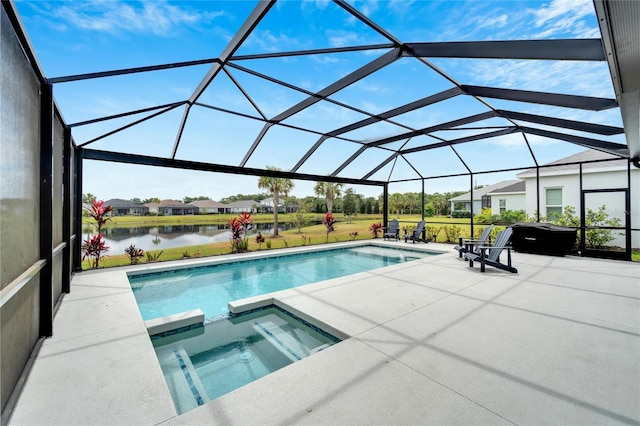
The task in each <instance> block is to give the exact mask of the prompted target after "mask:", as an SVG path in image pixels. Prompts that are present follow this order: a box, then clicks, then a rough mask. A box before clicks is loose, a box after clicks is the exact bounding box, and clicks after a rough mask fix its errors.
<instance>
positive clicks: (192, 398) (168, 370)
mask: <svg viewBox="0 0 640 426" xmlns="http://www.w3.org/2000/svg"><path fill="white" fill-rule="evenodd" d="M156 354H157V355H158V360H159V361H160V364H161V365H162V371H163V373H164V377H165V381H166V382H167V386H168V387H169V392H170V393H171V397H172V398H173V402H174V404H175V407H176V411H177V412H178V414H181V413H185V412H187V411H189V410H191V409H193V408H196V407H197V406H198V405H202V404H204V403H206V402H208V401H209V395H208V394H207V391H206V390H205V388H204V386H203V385H202V383H201V382H200V377H199V376H198V373H197V372H196V370H195V368H194V367H193V364H192V363H191V358H189V354H188V353H187V351H186V350H185V349H184V348H183V347H182V345H169V346H164V347H161V348H157V349H156Z"/></svg>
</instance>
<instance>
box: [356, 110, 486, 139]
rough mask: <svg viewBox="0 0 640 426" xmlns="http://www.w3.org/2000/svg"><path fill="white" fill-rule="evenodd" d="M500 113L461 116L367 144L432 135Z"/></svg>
mask: <svg viewBox="0 0 640 426" xmlns="http://www.w3.org/2000/svg"><path fill="white" fill-rule="evenodd" d="M497 116H498V113H497V112H496V111H487V112H483V113H480V114H475V115H470V116H468V117H464V118H460V119H458V120H452V121H448V122H446V123H440V124H436V125H434V126H430V127H424V128H422V129H419V130H415V131H412V132H407V133H402V134H400V135H395V136H389V137H387V138H383V139H378V140H377V141H373V142H369V143H367V144H366V145H367V146H368V147H373V146H380V145H385V144H388V143H391V142H397V141H399V140H402V139H409V138H412V137H415V136H422V135H425V136H431V135H429V133H431V132H437V131H440V130H447V129H451V128H453V127H457V126H462V125H465V124H468V123H474V122H476V121H482V120H486V119H489V118H494V117H497ZM457 130H464V129H457Z"/></svg>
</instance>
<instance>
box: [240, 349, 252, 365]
mask: <svg viewBox="0 0 640 426" xmlns="http://www.w3.org/2000/svg"><path fill="white" fill-rule="evenodd" d="M252 359H253V352H251V351H246V350H245V351H242V352H240V355H238V361H240V362H245V363H246V362H249V361H251V360H252Z"/></svg>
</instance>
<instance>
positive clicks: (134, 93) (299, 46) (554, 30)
mask: <svg viewBox="0 0 640 426" xmlns="http://www.w3.org/2000/svg"><path fill="white" fill-rule="evenodd" d="M350 3H351V4H352V5H353V6H354V7H356V8H357V9H358V10H359V11H360V12H361V13H363V14H364V15H366V16H367V17H369V18H370V19H372V20H373V21H374V22H376V23H377V24H379V25H381V26H383V27H384V28H385V29H386V30H387V31H388V32H389V33H391V34H392V35H393V36H394V37H396V38H398V39H400V40H402V41H405V42H438V41H476V40H508V39H538V38H597V37H599V35H600V34H599V29H598V25H597V22H596V18H595V14H594V11H593V4H592V2H591V1H590V0H551V1H542V2H541V1H517V0H514V1H475V0H473V1H408V0H404V1H380V2H374V1H366V2H362V1H356V2H350ZM16 4H17V6H18V9H19V11H20V13H21V17H22V20H23V22H24V24H25V27H26V28H27V31H28V34H29V37H30V39H31V42H32V44H33V46H34V48H35V50H36V53H37V55H38V58H39V61H40V63H41V66H42V68H43V70H44V72H45V75H46V76H47V77H59V76H66V75H75V74H82V73H89V72H98V71H105V70H112V69H121V68H130V67H139V66H147V65H156V64H165V63H173V62H180V61H191V60H198V59H205V58H216V57H218V56H219V55H220V54H221V52H222V51H223V50H224V48H225V46H227V44H228V43H229V41H230V40H231V38H232V37H233V35H234V34H235V32H236V31H237V29H238V28H239V27H240V26H241V25H242V23H243V22H244V20H245V19H246V17H247V16H248V15H249V14H250V13H251V11H252V10H253V8H254V6H255V2H253V1H226V2H207V1H181V2H172V1H159V0H158V1H144V2H128V1H126V2H125V1H115V0H104V1H95V2H93V1H92V2H89V1H51V2H49V1H22V0H18V1H17V2H16ZM387 42H388V41H387V40H386V39H385V38H383V37H382V36H381V35H380V34H378V33H376V32H375V31H373V30H372V29H371V28H368V27H366V26H365V25H364V24H363V23H362V22H360V21H358V20H356V19H355V18H353V17H352V16H351V15H349V14H347V13H346V12H345V11H344V10H343V9H342V8H340V7H338V6H336V5H335V4H333V3H332V2H327V1H280V2H278V3H276V5H275V6H274V7H273V8H272V10H271V11H270V12H269V14H268V15H267V17H266V18H265V19H264V20H263V22H261V23H260V25H259V26H258V27H257V28H256V29H255V30H254V32H253V33H252V34H251V36H250V37H249V38H248V40H247V41H246V42H245V43H244V44H243V46H242V47H241V48H240V49H239V51H238V52H237V53H236V54H237V55H245V54H256V53H268V52H278V51H293V50H305V49H318V48H328V47H341V46H361V45H374V44H380V43H387ZM385 53H386V50H374V49H371V50H367V51H362V52H355V53H354V52H351V53H348V54H347V53H340V54H326V55H313V56H308V57H306V56H305V57H288V58H277V59H269V60H260V61H256V60H245V61H236V62H235V63H236V64H238V65H240V66H242V67H245V68H250V69H252V70H254V71H257V72H260V73H263V74H267V75H270V76H272V77H274V78H277V79H278V80H281V81H283V82H286V83H289V84H293V85H296V86H299V87H301V88H303V89H305V90H309V91H311V92H316V91H319V90H321V89H323V88H324V87H326V86H327V85H329V84H331V83H332V82H334V81H335V80H337V79H339V78H341V77H343V76H345V75H347V74H349V73H350V72H353V71H354V70H356V69H358V68H359V67H361V66H363V65H365V64H367V63H369V62H370V61H372V60H374V59H375V58H377V57H379V56H382V55H383V54H385ZM428 61H429V63H430V64H431V67H427V66H425V65H424V64H423V63H420V62H419V61H417V60H416V59H415V58H403V59H400V60H397V61H395V62H394V63H392V64H391V65H388V66H387V67H385V68H383V69H382V70H380V71H379V72H377V73H375V74H372V75H370V76H368V77H366V78H364V79H362V80H360V81H358V82H357V83H355V84H353V85H351V86H349V87H347V88H345V89H343V90H341V91H339V92H337V93H335V94H333V95H332V96H331V99H333V100H335V101H338V102H342V103H345V104H349V105H353V106H354V107H356V108H358V109H360V110H364V111H369V112H373V113H380V112H383V111H387V110H389V109H392V108H396V107H398V106H401V105H404V104H406V103H408V102H412V101H414V100H416V99H419V98H422V97H424V96H428V95H430V94H434V93H437V92H439V91H442V90H446V89H448V88H451V87H453V84H452V82H451V81H449V80H447V79H446V78H444V77H442V76H441V75H440V74H439V73H438V72H437V71H436V70H441V71H443V72H444V73H445V74H447V75H449V76H452V77H453V78H454V79H455V80H456V81H457V82H459V83H462V84H467V85H479V86H491V87H502V88H514V89H525V90H537V91H545V92H557V93H566V94H580V95H586V96H597V97H614V93H613V88H612V85H611V81H610V80H611V79H610V75H609V70H608V66H607V64H606V62H572V61H531V60H529V61H523V60H509V61H496V60H482V59H474V60H469V59H442V58H439V59H428ZM209 68H210V65H200V66H196V67H189V68H180V69H172V70H166V71H157V72H153V73H145V74H135V75H127V76H119V77H110V78H102V79H96V80H86V81H79V82H72V83H60V84H56V85H55V86H54V96H55V98H56V101H57V103H58V105H59V107H60V109H61V111H62V114H63V116H64V118H65V120H66V121H67V123H77V122H81V121H84V120H90V119H93V118H97V117H103V116H109V115H112V114H118V113H121V112H124V111H132V110H137V109H141V108H147V107H152V106H157V105H161V104H165V103H170V102H176V101H181V100H184V99H187V98H189V96H190V95H191V94H192V93H193V91H194V89H195V87H196V86H197V85H198V83H200V81H201V80H202V78H203V76H204V75H205V74H206V72H207V71H208V70H209ZM232 73H233V77H234V78H235V79H236V81H237V82H238V83H239V84H240V85H241V86H242V87H243V88H244V89H245V90H246V92H247V93H249V94H250V96H251V98H252V99H253V101H254V102H255V104H256V105H255V106H254V105H251V103H250V102H248V101H247V99H246V97H245V96H244V95H243V94H242V93H241V92H240V91H239V90H238V88H237V87H236V86H235V84H234V83H233V82H232V80H230V79H229V78H228V77H227V76H226V75H221V76H220V77H219V78H216V80H215V81H214V82H213V83H212V84H211V85H210V86H209V87H208V88H207V90H206V91H205V92H204V93H203V94H202V96H201V97H200V99H199V101H201V102H203V103H205V104H208V105H214V106H217V107H220V108H225V109H229V110H233V111H236V112H239V113H242V114H247V115H249V116H252V117H256V118H258V117H260V113H262V114H264V115H265V116H266V117H273V116H275V115H277V114H280V113H281V112H282V111H285V110H287V109H288V108H290V107H291V106H292V105H295V104H296V103H297V102H299V101H301V100H303V99H305V98H306V95H305V94H302V93H299V92H296V91H294V90H290V89H288V88H286V87H284V86H280V85H277V84H273V83H265V82H264V81H263V80H260V79H258V78H256V77H254V76H252V75H251V74H248V73H244V72H241V71H238V70H233V71H232ZM468 98H469V97H466V96H462V97H460V96H459V97H455V98H452V99H449V100H447V101H443V102H440V103H438V104H436V105H432V106H429V107H426V108H423V109H420V110H416V111H413V112H411V113H408V114H404V115H403V116H401V117H397V120H395V122H396V124H389V123H380V124H377V125H373V126H367V127H365V128H362V129H359V130H356V131H354V132H350V133H348V134H345V135H344V136H345V137H348V138H352V139H354V140H359V141H362V140H375V139H378V138H381V137H386V136H392V135H395V134H399V133H403V132H405V131H406V128H404V127H403V126H408V127H412V128H422V127H427V126H429V125H433V124H437V123H441V122H445V121H449V120H454V119H458V118H462V117H465V116H468V115H471V114H476V113H481V112H485V111H487V108H486V106H484V105H482V104H481V103H479V102H477V101H473V100H471V101H470V100H469V99H468ZM489 102H490V104H491V105H492V106H493V107H495V108H501V109H507V110H514V111H521V112H528V113H533V114H552V115H553V116H556V117H561V118H566V119H571V120H579V121H588V122H594V123H601V124H609V125H614V126H621V120H620V117H619V112H618V111H617V110H608V111H604V112H598V113H595V112H590V111H582V110H570V109H567V108H560V107H556V108H552V107H548V106H546V107H542V106H535V105H528V104H521V103H520V104H519V103H517V102H511V101H499V100H490V101H489ZM182 111H183V110H182V109H176V110H174V111H171V112H168V113H166V114H163V115H162V116H161V117H158V118H156V119H153V120H149V121H147V122H145V123H143V124H141V125H140V126H136V127H133V128H131V129H127V130H125V131H122V132H118V133H116V134H114V135H113V136H110V137H108V138H105V139H101V140H99V141H96V142H94V143H91V144H90V145H88V147H90V148H94V149H105V150H113V151H123V152H132V153H136V154H145V155H153V156H160V157H166V156H169V155H170V153H171V150H172V148H173V145H174V142H175V140H176V128H177V125H178V123H179V122H180V119H181V117H182ZM137 118H140V117H129V118H126V119H118V120H110V121H108V122H103V123H98V124H94V125H90V126H81V127H75V128H74V129H73V136H74V139H75V141H76V143H78V144H82V143H84V142H87V141H90V140H92V139H93V138H95V137H96V136H98V135H101V134H103V133H105V132H108V131H110V130H112V129H114V128H117V127H118V126H122V125H125V124H127V123H129V122H131V121H132V120H134V119H137ZM362 118H365V116H364V115H363V114H361V113H359V112H357V111H354V110H351V109H348V108H344V107H341V106H339V105H337V104H336V103H329V102H318V103H317V104H315V105H314V106H312V107H311V108H309V109H308V110H305V111H303V112H301V113H298V114H295V115H293V116H292V117H290V118H288V119H287V120H285V121H284V122H285V123H286V124H287V125H289V126H293V127H296V126H305V127H308V128H310V129H312V130H313V131H315V132H319V133H322V132H328V131H331V130H333V129H336V128H339V127H341V126H343V125H346V124H348V123H351V122H354V121H357V120H360V119H362ZM501 120H502V121H501ZM481 124H482V125H483V126H493V125H495V126H500V125H504V121H503V119H490V120H485V121H484V122H482V123H481ZM262 126H263V124H262V123H261V122H259V121H258V120H244V119H243V120H241V119H239V118H238V117H236V116H234V115H229V114H223V113H221V112H218V111H213V110H210V109H207V108H192V110H191V113H190V115H189V121H188V124H187V126H186V127H185V130H184V133H183V135H182V140H181V142H180V146H179V149H178V152H177V156H176V158H179V159H184V160H192V161H205V162H212V163H219V164H229V165H238V164H239V163H240V162H241V161H242V160H243V158H244V156H245V154H246V152H247V150H248V148H249V147H250V146H251V144H252V142H253V140H254V139H255V136H256V134H257V133H258V132H259V131H260V129H261V128H262ZM537 127H540V128H545V127H544V126H537ZM574 133H576V134H580V133H579V132H574ZM469 134H470V131H469V130H464V129H459V130H449V131H443V132H439V134H438V136H441V137H443V138H445V139H453V138H459V137H464V136H466V135H469ZM424 138H427V137H426V136H422V137H417V138H414V139H412V140H409V141H400V142H397V143H393V144H390V145H389V146H388V148H390V149H395V148H399V147H400V146H404V147H405V148H410V147H412V146H418V145H420V144H424V143H425V139H424ZM317 139H318V135H317V134H315V133H309V132H300V131H294V130H292V128H291V127H280V126H274V127H272V128H271V129H270V130H269V131H268V132H267V134H266V136H265V138H264V140H263V141H262V142H261V144H260V145H259V146H258V148H257V149H256V151H255V152H254V153H253V155H251V156H250V158H249V159H248V161H247V163H246V165H247V166H248V167H256V168H264V167H265V166H267V165H272V166H277V167H280V168H281V169H283V170H288V169H290V168H291V167H293V166H294V165H295V164H296V162H297V160H298V159H299V158H300V157H301V156H302V155H304V153H305V152H307V150H308V149H309V148H310V147H311V146H312V145H313V144H314V143H315V141H316V140H317ZM600 139H602V140H609V141H613V142H623V140H622V139H621V137H620V136H614V137H608V138H607V137H600ZM283 140H286V141H287V143H282V141H283ZM529 142H530V144H531V147H532V150H533V151H534V154H535V155H536V158H537V159H538V161H539V162H540V163H541V164H544V163H546V162H549V161H553V160H556V159H559V158H561V157H564V156H566V155H570V154H573V153H575V152H579V151H581V150H582V149H583V148H581V147H578V146H575V145H571V144H567V143H564V142H558V141H554V140H545V139H543V138H540V137H531V138H530V139H529ZM358 147H359V145H358V144H356V143H352V144H349V143H347V144H346V145H345V144H344V143H338V142H337V141H332V140H328V141H327V142H326V143H324V144H323V145H322V146H321V147H320V148H319V149H318V150H317V151H316V152H315V153H314V154H313V155H312V156H311V157H310V158H309V160H308V161H307V162H305V163H304V165H303V166H302V167H301V168H300V170H299V171H300V172H304V173H310V174H326V173H327V172H328V170H329V171H333V170H335V169H336V167H337V166H338V165H340V164H342V163H343V162H344V161H345V160H346V159H348V158H349V157H350V156H351V154H353V153H354V152H355V151H356V150H357V148H358ZM456 149H457V151H458V153H459V154H460V156H461V157H462V158H463V160H464V162H465V163H466V165H467V166H468V167H470V168H471V169H472V170H474V171H479V172H481V171H483V170H491V169H495V168H506V167H529V166H533V164H534V163H533V161H532V159H531V156H530V154H529V151H528V148H527V146H526V144H525V143H524V141H523V138H522V137H521V136H520V135H519V134H511V135H506V136H502V137H499V138H492V139H488V140H484V141H477V142H474V143H470V144H461V145H459V146H457V148H456ZM388 156H389V151H388V150H385V149H370V150H368V151H367V152H366V153H365V155H362V156H360V157H358V158H357V159H356V160H355V161H354V162H353V163H352V164H350V165H349V166H348V167H346V168H345V169H344V170H343V171H341V172H340V174H339V176H344V177H351V178H353V177H356V178H358V177H361V176H363V175H364V174H366V173H367V172H369V171H370V170H371V169H372V167H374V166H375V165H377V164H379V163H380V162H381V161H382V160H384V159H385V158H386V157H388ZM267 158H268V160H265V159H267ZM265 161H270V163H268V164H265ZM409 163H411V164H412V165H413V166H414V168H412V167H411V165H409ZM416 164H417V165H420V170H419V172H420V173H421V174H422V175H424V176H427V177H428V176H441V175H445V174H454V173H464V172H465V171H466V168H465V166H464V164H463V163H462V162H461V161H460V159H459V158H457V156H456V155H455V153H453V152H452V151H451V150H449V149H447V150H440V149H436V150H429V151H422V152H419V153H415V154H410V155H409V156H407V161H405V160H403V159H399V160H398V161H397V162H396V163H393V164H389V165H387V166H385V167H384V168H383V169H381V170H380V171H378V172H377V173H376V174H375V175H374V177H375V178H379V179H380V180H386V179H387V178H389V177H391V178H392V179H393V180H406V179H415V177H416V170H415V165H416ZM513 177H514V175H513V173H511V174H504V173H502V174H477V175H475V182H476V183H478V184H492V183H496V182H497V181H500V180H504V179H511V178H513ZM257 181H258V178H257V177H253V176H249V177H241V176H235V175H221V174H211V173H201V172H191V171H178V170H170V169H164V168H149V167H141V166H128V165H120V164H114V163H102V162H96V161H87V162H86V163H85V174H84V189H83V192H85V193H87V192H90V193H92V194H94V195H96V196H97V197H98V198H100V199H109V198H124V199H130V198H133V197H138V198H142V199H144V198H150V197H159V198H162V199H165V198H173V199H181V198H182V197H184V196H200V195H204V196H208V197H211V198H213V199H220V198H223V197H226V196H229V195H234V194H237V193H256V192H259V189H258V188H257ZM105 182H108V183H105ZM295 184H296V186H295V188H294V191H293V195H295V196H299V197H302V196H306V195H312V192H313V182H302V181H296V182H295ZM468 185H469V178H468V177H460V178H449V179H433V180H428V181H427V184H426V191H427V192H435V191H440V192H444V191H449V190H456V189H466V188H468ZM354 189H356V191H357V192H358V193H362V194H364V195H367V196H370V195H371V196H377V195H378V194H379V193H380V192H381V191H380V190H379V189H378V188H372V187H364V186H358V187H354ZM390 190H391V192H405V191H420V190H421V185H420V183H419V182H417V181H416V182H409V183H402V184H400V183H397V184H392V185H391V186H390Z"/></svg>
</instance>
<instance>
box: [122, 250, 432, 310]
mask: <svg viewBox="0 0 640 426" xmlns="http://www.w3.org/2000/svg"><path fill="white" fill-rule="evenodd" d="M435 254H440V253H437V252H428V251H422V250H408V249H400V248H391V247H382V246H378V245H361V246H355V247H345V248H337V249H324V250H317V251H311V252H305V253H300V254H287V255H281V256H270V257H265V258H258V259H252V260H243V261H236V262H230V263H222V264H217V265H210V266H201V267H194V268H186V269H178V270H171V271H163V272H153V273H142V274H137V275H131V273H130V275H129V282H130V283H131V288H132V289H133V294H134V296H135V298H136V301H137V303H138V307H139V309H140V312H141V314H142V317H143V319H144V320H145V321H146V320H150V319H155V318H160V317H165V316H168V315H173V314H176V313H180V312H185V311H190V310H193V309H201V310H202V311H203V312H204V314H205V318H206V319H208V318H212V317H215V316H217V315H221V314H227V313H228V308H227V304H228V303H229V302H230V301H233V300H238V299H244V298H247V297H251V296H257V295H260V294H266V293H271V292H274V291H279V290H284V289H288V288H293V287H297V286H301V285H305V284H311V283H314V282H319V281H323V280H328V279H331V278H337V277H342V276H346V275H351V274H355V273H358V272H365V271H370V270H373V269H377V268H382V267H385V266H389V265H395V264H398V263H402V262H409V261H412V260H417V259H421V258H424V257H428V256H432V255H435Z"/></svg>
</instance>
